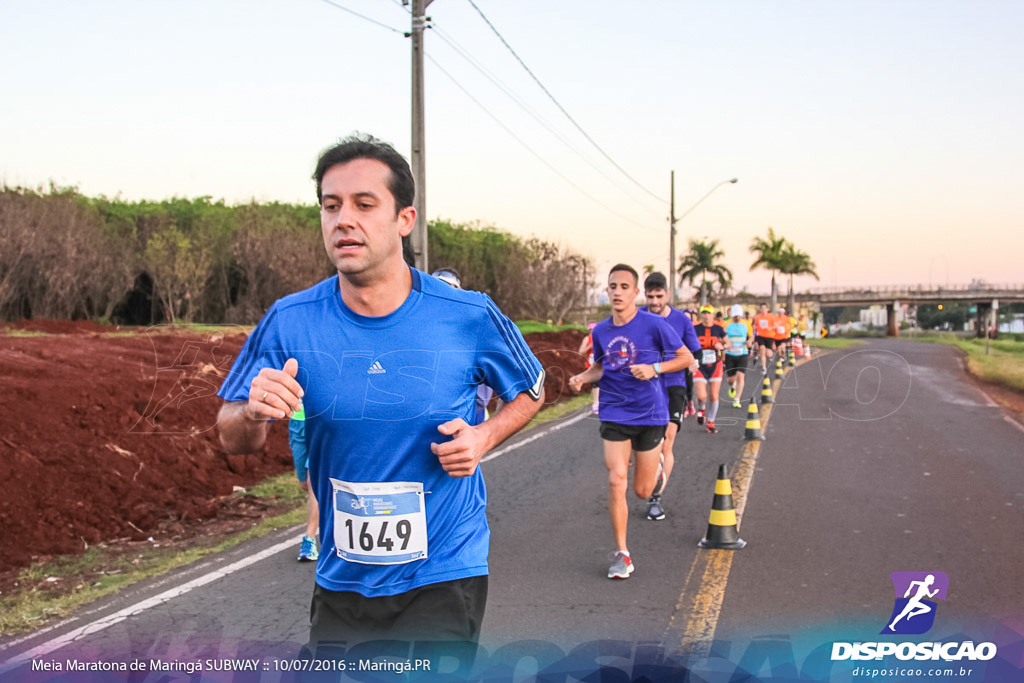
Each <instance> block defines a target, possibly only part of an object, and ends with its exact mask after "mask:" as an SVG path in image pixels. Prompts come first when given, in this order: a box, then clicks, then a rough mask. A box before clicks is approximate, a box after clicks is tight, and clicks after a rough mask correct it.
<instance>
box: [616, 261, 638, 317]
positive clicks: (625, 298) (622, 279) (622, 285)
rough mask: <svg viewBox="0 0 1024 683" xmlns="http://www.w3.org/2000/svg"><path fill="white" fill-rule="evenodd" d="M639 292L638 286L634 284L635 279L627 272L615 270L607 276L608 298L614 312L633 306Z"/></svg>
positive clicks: (620, 311)
mask: <svg viewBox="0 0 1024 683" xmlns="http://www.w3.org/2000/svg"><path fill="white" fill-rule="evenodd" d="M639 293H640V288H639V287H637V286H636V280H635V279H634V278H633V276H632V275H631V274H630V273H629V272H627V271H625V270H617V271H615V272H614V273H612V274H611V275H609V276H608V300H609V301H610V302H611V305H612V310H613V311H615V312H616V313H622V312H623V311H628V310H629V309H630V307H632V306H635V305H636V297H637V294H639Z"/></svg>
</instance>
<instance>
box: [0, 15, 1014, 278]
mask: <svg viewBox="0 0 1024 683" xmlns="http://www.w3.org/2000/svg"><path fill="white" fill-rule="evenodd" d="M475 2H476V4H477V6H478V7H479V8H480V9H481V10H482V11H483V12H484V14H486V15H487V17H488V19H490V21H491V22H492V23H493V25H494V26H495V27H496V28H497V30H498V31H499V32H500V33H501V35H502V36H504V38H505V40H506V41H507V42H508V43H509V45H511V47H512V48H513V49H514V50H515V52H516V53H517V54H518V55H519V57H520V58H521V59H522V60H523V62H525V63H526V65H527V66H528V67H529V68H530V69H531V70H532V72H533V73H534V74H535V75H536V77H537V78H538V79H539V80H540V81H541V83H543V84H544V86H545V87H546V88H547V89H548V90H549V91H550V92H551V94H552V95H553V96H554V98H555V99H556V100H557V101H558V103H559V104H560V105H561V106H562V107H563V108H564V109H565V110H566V111H567V112H568V113H569V114H570V115H571V116H572V118H573V119H574V120H575V121H576V122H577V123H578V125H579V126H580V127H581V128H582V129H583V130H584V131H586V133H587V135H589V136H590V137H591V138H592V139H593V140H594V141H596V142H597V144H598V145H599V146H600V147H601V149H602V150H603V151H604V153H605V154H607V155H608V156H609V157H611V159H613V160H614V162H615V163H616V164H618V165H619V166H620V167H621V168H623V169H625V171H626V172H628V174H629V175H630V176H631V177H632V178H633V179H635V181H636V182H634V181H633V180H631V179H630V178H628V177H626V176H625V175H623V173H621V172H620V171H619V170H617V169H616V168H615V166H613V165H612V164H611V162H609V161H608V159H606V158H605V157H604V156H603V154H602V153H601V152H600V151H598V150H597V149H595V147H594V146H593V145H591V143H590V142H588V141H587V140H586V139H585V138H584V137H583V135H582V134H581V133H580V132H579V130H577V129H576V128H575V127H574V126H573V124H572V123H571V122H570V121H569V120H568V119H567V118H566V116H565V115H564V114H563V113H562V112H560V111H559V110H558V109H557V108H556V106H555V105H554V104H553V102H552V101H551V100H550V99H549V98H548V97H547V96H546V95H545V94H544V93H543V91H542V90H541V89H540V88H539V87H538V86H537V84H536V83H535V82H534V81H533V80H531V78H530V77H529V75H528V74H527V73H526V72H525V71H524V69H523V68H522V67H521V66H520V64H519V63H518V62H517V61H516V60H515V58H514V57H513V56H512V54H511V53H510V52H509V51H508V49H507V48H506V47H505V46H503V45H502V43H501V42H500V41H499V39H498V38H497V36H496V35H495V34H494V32H493V31H492V30H491V28H490V27H488V25H487V24H486V23H484V21H483V19H482V18H481V17H480V15H479V14H478V13H477V11H476V10H475V9H474V8H473V6H472V5H471V4H470V3H469V2H468V0H435V1H434V2H433V4H432V5H431V6H430V8H429V12H428V13H429V15H430V16H431V17H432V19H433V26H434V28H432V29H431V30H429V31H428V32H427V34H426V45H427V54H428V57H429V61H428V62H427V65H426V92H427V119H426V127H427V155H428V157H427V215H428V216H429V217H430V218H437V217H443V218H449V219H452V220H454V221H459V222H470V221H480V222H481V223H483V224H490V225H494V226H496V227H499V228H502V229H505V230H508V231H510V232H512V233H515V234H518V235H522V236H530V235H536V236H539V237H542V238H545V239H549V240H554V241H558V242H561V243H563V244H564V245H566V246H567V247H570V248H572V249H574V250H576V251H578V252H580V253H583V254H586V255H588V256H591V257H592V258H593V259H594V260H595V261H596V262H597V264H598V266H599V267H600V268H601V270H602V271H605V270H607V268H608V267H610V266H611V265H612V264H613V263H616V262H619V261H625V262H627V263H631V264H632V265H634V266H635V267H636V268H637V269H638V270H639V269H641V268H642V267H643V266H644V265H645V264H649V263H650V264H655V265H656V266H657V267H658V268H659V269H661V270H666V269H667V266H668V242H669V240H668V222H667V216H668V203H667V200H668V197H669V175H670V171H672V170H674V171H675V181H676V207H677V209H676V213H677V215H678V214H682V213H683V212H684V211H686V210H687V209H688V208H689V207H690V206H691V205H693V203H694V202H696V201H697V200H699V199H700V198H701V197H702V196H703V195H704V194H705V193H706V192H707V191H708V190H710V189H711V188H712V187H714V186H715V185H716V184H718V183H719V182H720V181H722V180H724V179H727V178H732V177H738V178H739V182H738V183H737V184H735V185H731V184H726V185H723V186H721V187H719V188H718V189H717V190H716V191H715V192H714V193H713V194H712V195H711V196H710V197H708V198H707V199H706V200H705V201H704V202H703V203H701V204H700V206H699V207H697V208H696V209H694V210H693V211H692V213H690V214H689V215H687V216H686V217H685V218H684V219H683V220H682V221H680V222H679V224H678V230H679V247H678V252H679V253H680V254H681V253H682V252H683V251H684V250H685V245H686V241H687V239H689V238H691V237H697V238H714V239H718V240H719V241H720V245H721V246H722V248H723V249H724V250H725V252H726V264H727V265H728V266H729V267H730V268H732V270H733V272H734V275H735V284H736V285H737V286H739V287H744V288H746V289H748V290H751V291H758V292H764V291H767V289H768V282H769V275H768V274H767V273H765V272H764V271H755V272H750V271H749V266H750V263H751V262H752V260H753V257H752V255H751V254H750V253H749V251H748V246H749V244H750V241H751V239H752V238H753V237H754V236H755V235H763V234H764V233H765V232H766V230H767V228H768V226H773V227H774V228H775V230H776V232H777V233H779V234H781V235H783V236H785V237H787V238H788V239H790V240H791V241H793V242H794V243H795V244H796V245H797V247H798V248H800V249H802V250H804V251H806V252H808V253H809V254H810V255H811V257H812V258H813V260H814V261H815V263H816V265H817V271H818V274H819V275H820V277H821V280H820V282H814V281H813V279H810V278H806V279H800V280H798V281H797V287H798V289H803V288H807V287H811V286H836V285H838V286H844V285H885V284H906V283H915V284H925V285H927V284H946V283H949V284H961V283H962V284H966V283H967V282H969V281H970V280H972V279H974V278H982V279H985V280H987V281H989V282H991V283H1017V284H1020V283H1024V268H1022V267H1021V265H1020V262H1021V257H1022V255H1024V163H1022V162H1024V87H1022V83H1024V40H1021V34H1022V29H1024V3H1022V2H1019V1H1017V0H1005V1H995V0H971V1H970V2H966V1H964V0H855V1H854V0H849V1H846V0H835V1H830V2H821V1H820V0H734V1H733V2H713V1H712V0H704V1H701V2H696V1H688V0H634V1H632V2H623V1H621V0H620V1H619V2H608V1H605V0H587V1H583V0H558V1H553V0H516V1H515V2H512V1H510V0H504V1H499V0H475ZM336 4H337V5H340V6H342V7H346V8H348V9H351V10H353V11H355V12H358V13H361V14H364V15H366V16H368V17H371V18H373V19H374V20H376V21H378V22H381V23H383V24H385V25H387V26H390V27H392V28H394V29H399V30H407V29H408V26H409V15H408V13H407V12H406V11H405V10H404V9H403V8H402V7H401V4H400V1H399V0H336ZM409 42H410V41H409V40H408V39H407V38H405V37H403V36H402V35H401V33H399V32H395V31H392V30H389V29H387V28H383V27H381V26H378V25H376V24H373V23H371V22H369V21H366V20H364V19H361V18H359V17H357V16H354V15H352V14H350V13H348V12H346V11H343V10H342V9H339V7H338V6H335V5H332V4H330V3H328V2H325V1H323V0H278V1H276V2H266V1H262V0H249V1H247V2H242V1H241V0H202V1H199V0H194V1H193V0H179V1H176V2H152V1H149V2H142V1H139V0H120V1H118V0H94V1H90V2H81V1H75V2H71V1H68V0H50V1H49V2H36V1H35V0H4V2H3V3H2V4H0V63H2V64H3V67H2V69H0V182H3V183H6V184H8V185H24V186H38V185H45V184H47V183H48V182H49V181H50V180H53V181H55V182H57V183H58V184H62V185H74V186H77V187H78V188H79V189H80V191H82V192H83V193H85V194H88V195H99V194H103V195H107V196H116V195H121V196H123V197H125V198H128V199H141V198H146V199H163V198H167V197H171V196H184V197H196V196H202V195H210V196H212V197H214V198H223V199H225V200H226V201H228V202H229V203H235V202H245V201H248V200H250V199H252V198H255V199H257V200H260V201H269V200H280V201H286V202H310V203H311V202H313V201H315V197H314V191H313V184H312V181H311V180H310V179H309V176H310V173H311V172H312V168H313V165H314V163H315V160H316V157H317V154H318V153H319V152H320V150H321V149H323V148H324V147H325V146H327V145H329V144H330V143H332V142H333V141H335V140H336V139H337V138H339V137H343V136H344V135H346V134H348V133H351V132H353V131H357V130H358V131H365V132H371V133H374V134H375V135H377V136H378V137H381V138H384V139H386V140H388V141H390V142H392V143H393V144H395V146H396V147H397V148H398V149H399V150H400V151H402V152H403V153H406V154H407V153H408V151H409V146H410V142H409V140H410V132H409V131H410V122H409V110H410V95H409V90H410V61H411V59H410V46H409ZM467 57H468V59H467ZM474 65H476V66H474ZM477 66H479V67H480V69H478V68H477ZM484 73H486V74H488V75H484ZM498 84H500V87H499V85H498ZM509 93H510V94H511V95H512V97H510V96H509ZM528 112H532V113H528ZM652 194H653V195H655V196H652ZM434 265H440V264H434Z"/></svg>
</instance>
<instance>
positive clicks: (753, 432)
mask: <svg viewBox="0 0 1024 683" xmlns="http://www.w3.org/2000/svg"><path fill="white" fill-rule="evenodd" d="M743 438H744V439H746V440H747V441H764V435H763V434H762V433H761V418H760V417H758V415H757V406H756V405H754V402H753V401H751V402H750V405H749V406H747V428H746V430H745V431H744V432H743Z"/></svg>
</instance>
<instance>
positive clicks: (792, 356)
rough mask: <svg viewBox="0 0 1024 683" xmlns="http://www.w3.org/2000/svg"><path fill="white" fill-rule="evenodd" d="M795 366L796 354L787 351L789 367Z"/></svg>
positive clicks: (791, 350)
mask: <svg viewBox="0 0 1024 683" xmlns="http://www.w3.org/2000/svg"><path fill="white" fill-rule="evenodd" d="M795 365H796V352H795V351H793V349H792V348H790V350H789V367H794V366H795Z"/></svg>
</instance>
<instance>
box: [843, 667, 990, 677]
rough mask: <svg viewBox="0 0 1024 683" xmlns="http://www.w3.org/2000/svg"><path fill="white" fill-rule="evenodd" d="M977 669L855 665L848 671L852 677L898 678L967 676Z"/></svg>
mask: <svg viewBox="0 0 1024 683" xmlns="http://www.w3.org/2000/svg"><path fill="white" fill-rule="evenodd" d="M975 671H977V669H976V667H969V666H955V667H948V666H947V667H938V666H936V667H921V668H914V667H903V666H893V667H881V666H880V667H872V666H858V667H855V668H854V669H853V670H852V671H851V672H850V673H851V675H852V676H853V677H854V678H867V679H872V678H881V677H886V678H888V677H890V676H896V677H899V678H939V677H941V678H954V677H963V678H969V677H970V676H971V674H972V673H974V672H975Z"/></svg>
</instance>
